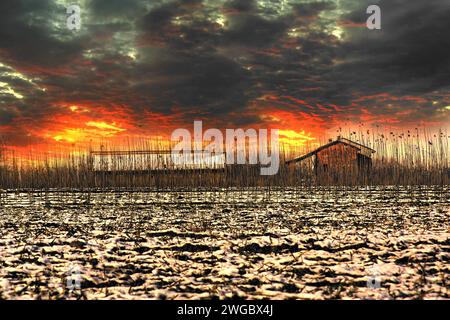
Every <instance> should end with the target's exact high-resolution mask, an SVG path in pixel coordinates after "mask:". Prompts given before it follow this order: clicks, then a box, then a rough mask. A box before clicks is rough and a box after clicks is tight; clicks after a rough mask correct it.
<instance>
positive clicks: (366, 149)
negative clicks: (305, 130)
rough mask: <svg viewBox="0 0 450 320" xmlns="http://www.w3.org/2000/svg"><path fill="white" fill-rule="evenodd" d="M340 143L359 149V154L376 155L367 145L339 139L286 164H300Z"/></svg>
mask: <svg viewBox="0 0 450 320" xmlns="http://www.w3.org/2000/svg"><path fill="white" fill-rule="evenodd" d="M339 143H342V144H345V145H347V146H349V147H352V148H355V149H357V151H358V153H363V154H372V153H375V150H373V149H372V148H369V147H367V146H365V145H362V144H360V143H358V142H355V141H352V140H349V139H346V138H338V139H337V140H334V141H331V142H329V143H327V144H325V145H323V146H321V147H319V148H317V149H315V150H313V151H311V152H309V153H307V154H305V155H303V156H301V157H298V158H295V159H291V160H288V161H286V163H287V164H289V163H293V162H299V161H302V160H305V159H307V158H309V157H312V156H314V155H316V154H317V153H318V152H320V151H322V150H324V149H327V148H329V147H331V146H334V145H336V144H339Z"/></svg>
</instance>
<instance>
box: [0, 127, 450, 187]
mask: <svg viewBox="0 0 450 320" xmlns="http://www.w3.org/2000/svg"><path fill="white" fill-rule="evenodd" d="M341 135H343V134H342V133H341ZM343 136H345V137H347V138H349V139H351V140H353V141H356V142H360V143H362V144H364V145H367V146H369V147H371V148H373V149H374V150H376V151H377V152H376V153H375V154H374V156H373V167H372V170H371V171H370V172H364V173H363V174H361V172H359V173H352V172H345V171H344V170H342V172H332V173H330V176H329V177H328V179H321V180H319V179H317V177H316V176H315V174H314V170H313V165H312V161H311V160H307V161H303V162H301V163H299V164H297V165H295V166H292V165H291V166H286V165H284V164H283V163H284V161H285V160H287V159H291V158H294V157H297V156H299V155H301V154H303V153H305V152H306V151H307V150H306V149H307V148H306V147H305V146H303V147H301V148H297V149H296V148H292V147H290V148H289V150H287V148H285V147H283V146H282V147H281V159H280V170H279V173H278V174H277V175H275V176H261V175H260V172H259V168H258V167H257V166H251V165H239V166H226V167H225V168H223V169H217V170H152V168H150V167H149V168H148V170H146V171H144V172H141V173H139V174H136V173H131V172H119V171H116V170H113V171H110V172H96V171H93V170H92V169H91V168H92V159H91V157H90V156H89V152H86V151H84V152H82V151H81V150H77V151H76V152H75V151H74V152H73V153H71V154H69V155H68V156H66V157H62V156H61V157H59V158H58V157H52V158H49V157H43V158H42V157H41V158H39V157H35V158H33V157H32V156H31V159H28V160H27V161H26V162H25V161H24V160H22V159H18V158H15V157H14V156H11V153H9V152H8V151H7V149H3V152H1V153H0V188H2V189H50V188H58V189H61V188H69V189H73V188H76V189H93V188H108V189H109V188H111V189H119V188H120V189H123V188H127V189H133V188H152V189H167V190H172V189H176V188H192V189H194V188H203V187H204V188H214V187H217V188H223V187H234V188H243V189H248V188H254V187H268V188H270V187H274V186H277V187H288V186H289V187H292V186H299V187H310V186H316V185H351V186H353V185H368V186H371V185H448V184H449V178H450V177H449V175H450V172H449V160H448V159H449V158H448V155H449V135H448V134H447V132H444V131H439V132H437V133H435V134H430V133H427V132H426V131H424V132H419V130H418V129H417V130H415V131H407V132H404V133H400V134H395V133H393V132H383V133H375V132H369V131H367V132H359V133H357V132H349V133H348V134H346V135H343ZM323 143H325V142H324V141H323ZM309 148H310V146H309ZM104 149H105V150H114V149H113V148H108V147H106V148H105V147H104ZM124 149H125V150H161V149H164V150H170V147H169V146H167V145H162V144H161V143H160V142H152V143H147V142H146V143H139V144H134V145H128V146H127V147H126V148H124ZM153 169H154V168H153Z"/></svg>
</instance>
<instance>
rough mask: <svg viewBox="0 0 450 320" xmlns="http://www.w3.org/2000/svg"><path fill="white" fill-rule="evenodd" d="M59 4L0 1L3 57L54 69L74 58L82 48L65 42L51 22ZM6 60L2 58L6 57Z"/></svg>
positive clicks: (16, 0) (81, 45)
mask: <svg viewBox="0 0 450 320" xmlns="http://www.w3.org/2000/svg"><path fill="white" fill-rule="evenodd" d="M57 10H58V7H57V6H56V5H55V4H54V3H53V2H52V1H49V0H43V1H31V0H28V1H26V0H6V1H1V2H0V50H1V51H2V58H3V59H5V60H6V61H9V62H12V63H13V64H15V65H19V66H21V67H48V68H54V67H58V66H60V65H62V64H65V63H67V62H69V61H71V60H73V59H74V58H75V57H76V56H77V55H79V54H80V53H81V51H82V48H83V44H82V43H80V42H77V41H61V40H60V39H58V37H57V34H53V31H52V29H51V24H52V22H54V21H55V20H58V18H56V17H57V12H58V11H57ZM3 59H2V60H3Z"/></svg>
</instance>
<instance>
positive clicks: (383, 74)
mask: <svg viewBox="0 0 450 320" xmlns="http://www.w3.org/2000/svg"><path fill="white" fill-rule="evenodd" d="M69 4H78V5H79V6H80V8H81V28H80V30H69V29H68V27H67V23H66V22H67V17H68V14H67V13H66V7H67V6H68V5H69ZM370 4H377V5H379V6H380V8H381V12H382V29H381V30H368V29H367V27H366V25H365V22H366V19H367V17H368V16H369V15H368V14H367V13H366V8H367V7H368V6H369V5H370ZM449 17H450V1H448V0H427V1H425V0H386V1H385V0H379V1H378V0H370V1H366V0H328V1H315V0H309V1H306V0H254V1H242V0H241V1H236V0H232V1H222V0H203V1H201V0H185V1H181V0H179V1H160V0H129V1H124V0H79V1H77V0H73V1H62V0H2V1H1V2H0V137H1V139H2V141H3V142H2V143H3V144H4V145H6V146H8V147H9V148H17V149H20V148H29V147H30V146H32V147H33V146H34V147H37V148H59V147H61V148H62V147H64V146H67V145H71V146H74V145H75V146H81V145H86V143H87V142H88V141H100V140H101V141H103V140H108V139H110V140H114V139H116V140H117V139H122V138H129V137H146V136H165V135H170V132H171V131H172V130H173V129H175V128H180V127H184V128H191V127H192V122H193V120H194V119H199V120H203V121H204V126H205V127H216V128H219V129H221V128H237V127H244V128H248V127H254V128H261V127H269V128H279V129H282V130H283V131H282V133H283V134H284V135H285V136H288V137H291V138H292V139H297V140H298V141H309V140H311V139H315V138H316V137H318V136H321V135H326V134H330V132H335V129H336V128H338V127H345V126H356V125H359V126H361V127H364V128H365V127H367V128H369V127H387V128H389V129H392V128H393V129H399V130H403V129H405V128H415V127H418V126H421V127H429V128H448V127H449V123H450V91H449V89H450V37H449V34H448V32H449V30H450V18H449ZM333 130H334V131H333Z"/></svg>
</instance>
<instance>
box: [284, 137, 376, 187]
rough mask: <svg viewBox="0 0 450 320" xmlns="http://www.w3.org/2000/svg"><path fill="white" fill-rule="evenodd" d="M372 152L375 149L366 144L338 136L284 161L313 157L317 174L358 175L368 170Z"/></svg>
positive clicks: (291, 161)
mask: <svg viewBox="0 0 450 320" xmlns="http://www.w3.org/2000/svg"><path fill="white" fill-rule="evenodd" d="M373 153H375V150H373V149H371V148H369V147H367V146H364V145H362V144H360V143H357V142H354V141H351V140H349V139H345V138H340V137H339V138H338V139H337V140H335V141H331V142H329V143H327V144H325V145H323V146H321V147H319V148H317V149H315V150H313V151H311V152H309V153H307V154H305V155H303V156H301V157H298V158H295V159H291V160H288V161H286V164H288V165H290V164H295V163H299V162H301V161H304V160H306V159H310V158H311V157H314V158H313V164H314V172H315V174H316V175H317V176H327V177H330V176H331V177H335V178H339V177H342V176H360V175H365V173H367V172H369V171H370V169H371V167H372V158H371V157H372V154H373Z"/></svg>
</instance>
